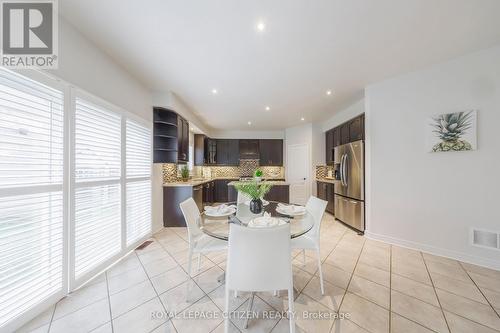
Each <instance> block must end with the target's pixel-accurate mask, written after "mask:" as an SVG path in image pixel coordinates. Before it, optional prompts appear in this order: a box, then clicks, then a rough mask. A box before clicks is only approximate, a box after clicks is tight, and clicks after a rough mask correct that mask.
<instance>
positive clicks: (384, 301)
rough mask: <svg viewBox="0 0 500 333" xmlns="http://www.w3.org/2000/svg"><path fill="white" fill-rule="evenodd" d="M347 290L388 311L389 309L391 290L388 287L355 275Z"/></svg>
mask: <svg viewBox="0 0 500 333" xmlns="http://www.w3.org/2000/svg"><path fill="white" fill-rule="evenodd" d="M347 290H348V291H350V292H351V293H353V294H356V295H358V296H361V297H363V298H365V299H367V300H369V301H372V302H374V303H376V304H378V305H380V306H382V307H384V308H386V309H389V304H390V298H391V296H390V289H389V288H387V287H384V286H382V285H380V284H378V283H375V282H372V281H370V280H367V279H363V278H362V277H359V276H356V275H354V276H353V277H352V279H351V283H350V284H349V288H348V289H347Z"/></svg>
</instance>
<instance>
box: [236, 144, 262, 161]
mask: <svg viewBox="0 0 500 333" xmlns="http://www.w3.org/2000/svg"><path fill="white" fill-rule="evenodd" d="M240 158H241V159H243V160H258V159H259V140H248V139H244V140H240Z"/></svg>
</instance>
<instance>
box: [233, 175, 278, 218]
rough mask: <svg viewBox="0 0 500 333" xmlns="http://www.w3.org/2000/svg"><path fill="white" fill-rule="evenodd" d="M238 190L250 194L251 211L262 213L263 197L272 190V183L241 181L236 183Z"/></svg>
mask: <svg viewBox="0 0 500 333" xmlns="http://www.w3.org/2000/svg"><path fill="white" fill-rule="evenodd" d="M234 187H235V188H236V190H237V191H238V192H241V193H243V194H245V195H246V196H248V197H249V198H250V199H251V200H250V211H251V212H252V213H254V214H260V213H262V198H263V197H264V196H265V195H266V194H267V193H268V192H269V191H270V190H271V188H272V187H273V185H272V184H270V183H267V182H257V181H255V180H254V181H250V182H239V183H236V184H235V185H234Z"/></svg>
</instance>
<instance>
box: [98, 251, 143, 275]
mask: <svg viewBox="0 0 500 333" xmlns="http://www.w3.org/2000/svg"><path fill="white" fill-rule="evenodd" d="M140 266H141V262H140V261H139V258H137V255H136V254H135V253H134V252H132V253H130V254H129V255H128V256H126V257H125V258H123V259H122V260H121V261H120V262H118V263H117V264H115V265H114V266H113V267H111V268H110V269H108V270H107V271H106V274H107V275H108V277H112V276H116V275H120V274H123V273H125V272H128V271H131V270H134V269H137V268H139V267H140Z"/></svg>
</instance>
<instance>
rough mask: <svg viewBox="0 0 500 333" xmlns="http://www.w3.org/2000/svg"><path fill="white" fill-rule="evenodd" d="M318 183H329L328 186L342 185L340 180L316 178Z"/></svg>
mask: <svg viewBox="0 0 500 333" xmlns="http://www.w3.org/2000/svg"><path fill="white" fill-rule="evenodd" d="M316 181H317V182H320V183H328V184H337V183H340V180H336V179H328V178H316Z"/></svg>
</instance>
